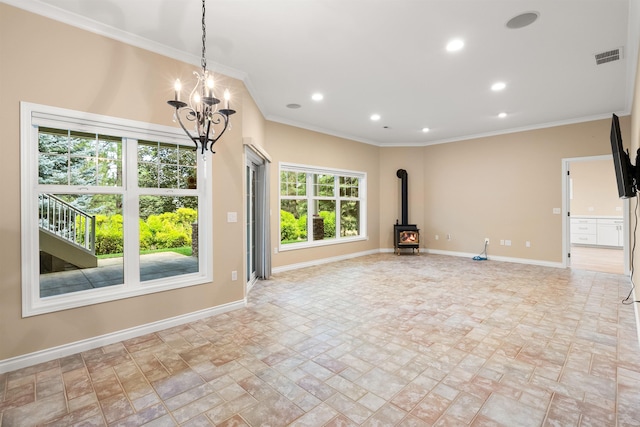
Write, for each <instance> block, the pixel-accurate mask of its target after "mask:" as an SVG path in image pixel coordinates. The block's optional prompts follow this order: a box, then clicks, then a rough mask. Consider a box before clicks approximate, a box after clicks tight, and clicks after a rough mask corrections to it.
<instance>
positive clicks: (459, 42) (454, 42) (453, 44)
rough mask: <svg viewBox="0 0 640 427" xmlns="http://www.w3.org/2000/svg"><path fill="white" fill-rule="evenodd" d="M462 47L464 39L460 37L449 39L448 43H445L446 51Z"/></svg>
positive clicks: (453, 50)
mask: <svg viewBox="0 0 640 427" xmlns="http://www.w3.org/2000/svg"><path fill="white" fill-rule="evenodd" d="M463 47H464V41H463V40H461V39H454V40H451V41H450V42H449V43H447V51H448V52H455V51H457V50H460V49H462V48H463Z"/></svg>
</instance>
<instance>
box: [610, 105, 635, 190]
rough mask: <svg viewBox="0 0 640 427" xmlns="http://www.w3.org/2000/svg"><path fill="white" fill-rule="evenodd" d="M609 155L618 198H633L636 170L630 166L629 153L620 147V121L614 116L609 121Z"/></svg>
mask: <svg viewBox="0 0 640 427" xmlns="http://www.w3.org/2000/svg"><path fill="white" fill-rule="evenodd" d="M611 153H612V154H613V166H614V167H615V170H616V181H617V183H618V196H619V197H620V198H621V199H628V198H629V197H634V196H635V195H636V186H637V183H636V182H635V176H636V168H635V167H634V166H633V165H632V164H631V159H630V158H629V152H628V151H625V150H624V147H623V145H622V135H621V133H620V121H619V120H618V116H616V115H615V114H614V115H613V118H612V120H611Z"/></svg>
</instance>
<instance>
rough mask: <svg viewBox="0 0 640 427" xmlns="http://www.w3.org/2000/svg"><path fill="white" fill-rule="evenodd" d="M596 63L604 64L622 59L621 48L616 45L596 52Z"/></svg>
mask: <svg viewBox="0 0 640 427" xmlns="http://www.w3.org/2000/svg"><path fill="white" fill-rule="evenodd" d="M595 57H596V65H602V64H606V63H607V62H613V61H618V60H620V59H622V48H621V47H618V48H615V49H612V50H608V51H606V52H601V53H596V55H595Z"/></svg>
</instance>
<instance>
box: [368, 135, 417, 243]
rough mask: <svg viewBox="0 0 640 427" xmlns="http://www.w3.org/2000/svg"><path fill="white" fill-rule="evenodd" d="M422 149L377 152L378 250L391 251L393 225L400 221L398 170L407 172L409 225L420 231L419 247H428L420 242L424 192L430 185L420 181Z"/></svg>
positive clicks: (386, 149)
mask: <svg viewBox="0 0 640 427" xmlns="http://www.w3.org/2000/svg"><path fill="white" fill-rule="evenodd" d="M424 150H425V148H424V147H404V148H381V149H380V160H379V168H380V207H379V209H380V248H382V249H392V248H393V225H394V224H395V223H396V220H397V221H398V222H399V223H401V222H402V206H401V204H402V202H401V200H402V197H401V181H400V178H398V176H397V175H396V172H397V171H398V169H404V170H406V171H407V194H408V198H407V208H408V212H407V215H408V217H409V218H408V220H409V224H416V225H417V226H418V228H420V229H421V231H420V232H421V233H422V234H421V236H422V237H421V239H420V240H422V242H421V244H420V246H421V247H423V248H424V247H429V245H428V244H425V241H424V226H425V223H424V210H425V203H424V192H425V187H426V186H428V185H430V183H429V182H427V181H425V179H424V161H423V159H422V158H423V153H424Z"/></svg>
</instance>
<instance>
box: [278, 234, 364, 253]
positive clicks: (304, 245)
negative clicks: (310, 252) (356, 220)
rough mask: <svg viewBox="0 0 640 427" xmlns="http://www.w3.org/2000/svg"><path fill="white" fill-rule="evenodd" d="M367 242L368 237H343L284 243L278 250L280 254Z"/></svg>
mask: <svg viewBox="0 0 640 427" xmlns="http://www.w3.org/2000/svg"><path fill="white" fill-rule="evenodd" d="M365 240H369V237H368V236H354V237H343V238H341V239H327V240H316V241H313V242H300V243H286V244H280V245H279V246H280V247H279V248H278V250H279V251H280V252H288V251H294V250H298V249H309V248H316V247H320V246H331V245H340V244H343V243H354V242H362V241H365Z"/></svg>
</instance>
